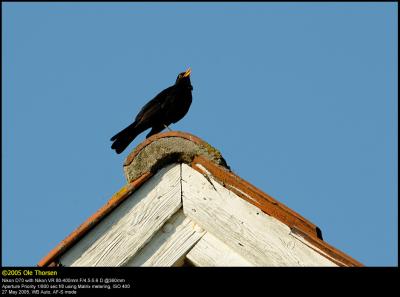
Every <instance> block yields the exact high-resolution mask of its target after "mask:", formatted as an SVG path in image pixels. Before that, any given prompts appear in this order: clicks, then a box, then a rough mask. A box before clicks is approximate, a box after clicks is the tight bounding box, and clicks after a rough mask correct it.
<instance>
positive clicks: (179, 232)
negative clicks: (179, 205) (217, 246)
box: [126, 209, 205, 267]
mask: <svg viewBox="0 0 400 297" xmlns="http://www.w3.org/2000/svg"><path fill="white" fill-rule="evenodd" d="M204 234H205V231H204V230H203V229H202V228H200V227H199V226H198V225H197V224H196V223H195V222H193V221H192V220H191V219H189V218H187V217H186V216H185V215H184V214H183V211H182V209H180V210H179V211H178V212H177V213H176V214H175V215H174V216H173V217H171V219H169V220H168V221H167V222H166V223H165V224H164V226H163V227H162V228H161V229H160V230H159V231H158V232H157V234H156V235H154V236H153V238H152V239H151V241H150V242H149V243H147V244H146V245H145V246H144V247H143V248H142V249H141V250H140V251H139V252H138V253H137V254H136V255H135V256H134V257H133V258H132V259H131V260H130V261H129V262H128V263H127V264H126V266H163V267H165V266H167V267H169V266H179V265H180V264H181V263H182V260H183V259H184V257H185V256H186V254H187V252H188V251H189V250H190V249H191V248H192V246H193V245H195V244H196V242H197V241H199V240H200V238H201V237H202V236H203V235H204Z"/></svg>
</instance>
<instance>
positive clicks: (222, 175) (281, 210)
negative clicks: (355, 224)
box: [191, 156, 363, 266]
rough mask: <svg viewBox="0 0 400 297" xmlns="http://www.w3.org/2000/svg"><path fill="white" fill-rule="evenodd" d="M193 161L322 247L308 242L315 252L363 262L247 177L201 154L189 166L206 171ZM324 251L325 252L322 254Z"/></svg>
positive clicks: (346, 262)
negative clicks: (323, 236)
mask: <svg viewBox="0 0 400 297" xmlns="http://www.w3.org/2000/svg"><path fill="white" fill-rule="evenodd" d="M197 164H200V165H201V166H203V167H204V168H205V169H206V170H207V171H209V172H210V173H211V174H212V176H213V177H214V178H215V179H216V180H217V181H218V182H220V183H221V184H222V185H223V186H224V187H226V188H227V189H229V190H231V191H232V192H234V193H235V194H237V195H238V196H239V197H241V198H242V199H244V200H246V201H248V202H249V203H251V204H253V205H255V206H257V207H258V208H260V209H261V210H262V211H263V212H265V213H266V214H268V215H270V216H272V217H274V218H276V219H278V220H279V221H281V222H282V223H284V224H285V225H287V226H289V227H290V228H291V230H292V232H293V233H295V234H297V235H300V236H301V237H303V238H304V239H305V240H306V241H307V242H309V243H310V244H311V245H313V246H315V247H317V248H318V249H320V250H321V251H323V253H321V252H320V251H319V250H318V249H315V248H313V247H312V246H310V248H313V249H314V250H315V251H316V252H318V253H320V254H321V255H323V256H325V257H326V255H328V256H329V259H331V260H332V261H333V262H334V263H336V264H337V265H339V266H363V264H361V263H360V262H358V261H357V260H355V259H353V258H351V257H350V256H348V255H346V254H345V253H343V252H341V251H340V250H338V249H336V248H334V247H332V246H331V245H329V244H328V243H326V242H325V241H323V240H322V238H319V237H318V233H319V232H320V231H318V227H317V226H316V225H314V224H312V223H311V222H310V221H308V220H307V219H305V218H304V217H302V216H301V215H299V214H298V213H296V212H295V211H293V210H291V209H290V208H288V207H286V206H285V205H283V204H282V203H280V202H278V201H277V200H275V199H274V198H272V197H271V196H269V195H267V194H266V193H264V192H262V191H261V190H260V189H258V188H256V187H254V186H253V185H251V184H249V183H248V182H247V181H245V180H243V179H242V178H240V177H239V176H237V175H236V174H234V173H233V172H230V171H228V170H226V169H224V168H223V167H221V166H218V165H216V164H214V163H212V162H210V161H209V160H207V159H205V158H203V157H201V156H198V157H196V158H195V159H194V160H193V162H192V164H191V167H192V168H193V169H194V170H196V171H198V172H200V173H201V174H206V172H205V171H204V170H203V169H202V168H201V167H199V166H196V165H197ZM324 253H325V254H326V255H324Z"/></svg>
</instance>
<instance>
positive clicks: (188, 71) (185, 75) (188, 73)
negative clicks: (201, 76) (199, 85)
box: [183, 67, 192, 77]
mask: <svg viewBox="0 0 400 297" xmlns="http://www.w3.org/2000/svg"><path fill="white" fill-rule="evenodd" d="M190 73H192V69H190V67H189V68H188V70H186V72H185V74H184V75H183V77H188V76H189V75H190Z"/></svg>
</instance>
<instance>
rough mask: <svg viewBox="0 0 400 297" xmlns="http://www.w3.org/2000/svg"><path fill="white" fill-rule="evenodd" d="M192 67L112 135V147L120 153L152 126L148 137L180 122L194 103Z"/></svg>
mask: <svg viewBox="0 0 400 297" xmlns="http://www.w3.org/2000/svg"><path fill="white" fill-rule="evenodd" d="M190 73H191V70H190V68H189V69H188V70H187V71H186V72H182V73H180V74H179V75H178V77H177V79H176V82H175V84H174V85H172V86H170V87H168V88H166V89H165V90H163V91H162V92H160V93H159V94H158V95H157V96H155V97H154V98H153V99H152V100H150V101H149V102H148V103H147V104H146V105H145V106H143V108H142V109H141V110H140V112H139V113H138V115H137V116H136V118H135V121H134V122H133V123H132V124H130V125H129V126H128V127H126V128H125V129H123V130H122V131H120V132H118V133H117V134H115V135H114V136H113V137H111V141H113V144H112V145H111V148H112V149H114V150H115V152H116V153H117V154H120V153H121V152H123V151H124V150H125V148H126V147H127V146H128V145H129V144H130V143H131V142H132V141H133V140H134V139H135V138H136V136H138V135H139V134H140V133H142V132H143V131H145V130H147V129H149V128H151V130H150V133H149V134H147V135H146V138H148V137H150V136H151V135H154V134H156V133H159V132H161V131H162V130H163V129H164V128H167V127H168V126H169V125H170V124H173V123H176V122H178V121H179V120H180V119H182V118H183V117H184V116H185V115H186V113H187V112H188V111H189V107H190V105H191V104H192V90H193V87H192V85H191V82H190Z"/></svg>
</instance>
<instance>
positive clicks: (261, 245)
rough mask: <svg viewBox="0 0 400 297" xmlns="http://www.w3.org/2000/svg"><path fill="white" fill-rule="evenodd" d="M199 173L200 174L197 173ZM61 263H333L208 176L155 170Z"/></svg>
mask: <svg viewBox="0 0 400 297" xmlns="http://www.w3.org/2000/svg"><path fill="white" fill-rule="evenodd" d="M203 171H205V172H207V171H206V170H205V169H204V168H203ZM59 262H60V264H61V265H63V266H181V265H184V264H185V265H187V264H188V265H194V266H336V264H335V263H334V262H333V261H331V260H330V258H329V255H326V254H324V252H323V251H321V250H319V249H318V248H317V247H315V246H312V244H310V243H309V242H307V241H305V240H304V239H303V238H302V237H300V236H298V235H296V234H294V233H292V232H291V229H290V228H289V227H288V226H287V225H285V224H284V223H282V222H281V221H279V220H277V219H275V218H274V217H271V216H269V215H267V214H265V213H264V212H263V211H262V210H260V209H259V208H258V207H256V206H254V205H253V204H251V203H249V202H247V201H245V200H244V199H242V198H240V197H239V196H237V195H236V194H235V193H234V192H232V191H230V190H228V189H226V188H225V187H223V186H222V185H221V184H220V183H218V182H217V181H216V180H215V179H214V178H213V176H212V175H211V174H205V175H203V174H201V173H200V172H198V171H196V170H194V169H193V168H192V167H190V166H188V165H186V164H184V163H182V164H178V163H175V164H171V165H168V166H165V167H163V168H162V169H160V171H158V173H157V174H155V175H154V176H153V177H152V178H150V179H149V180H148V181H147V182H146V183H145V184H143V185H142V186H141V187H140V188H139V189H138V190H136V191H135V192H133V193H132V194H131V196H130V197H129V198H127V199H126V200H125V201H124V202H122V203H121V204H120V205H119V206H118V207H117V208H115V209H114V210H113V211H112V212H111V213H110V214H109V215H107V216H106V217H105V218H104V219H102V220H101V221H100V222H99V223H98V224H97V225H96V226H95V227H94V228H93V229H91V230H90V231H89V232H88V233H87V234H85V236H84V237H82V238H81V239H80V240H79V241H78V242H77V243H75V244H74V245H73V246H72V247H71V248H69V249H68V250H67V251H66V252H65V253H64V254H63V255H62V256H61V257H60V259H59Z"/></svg>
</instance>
